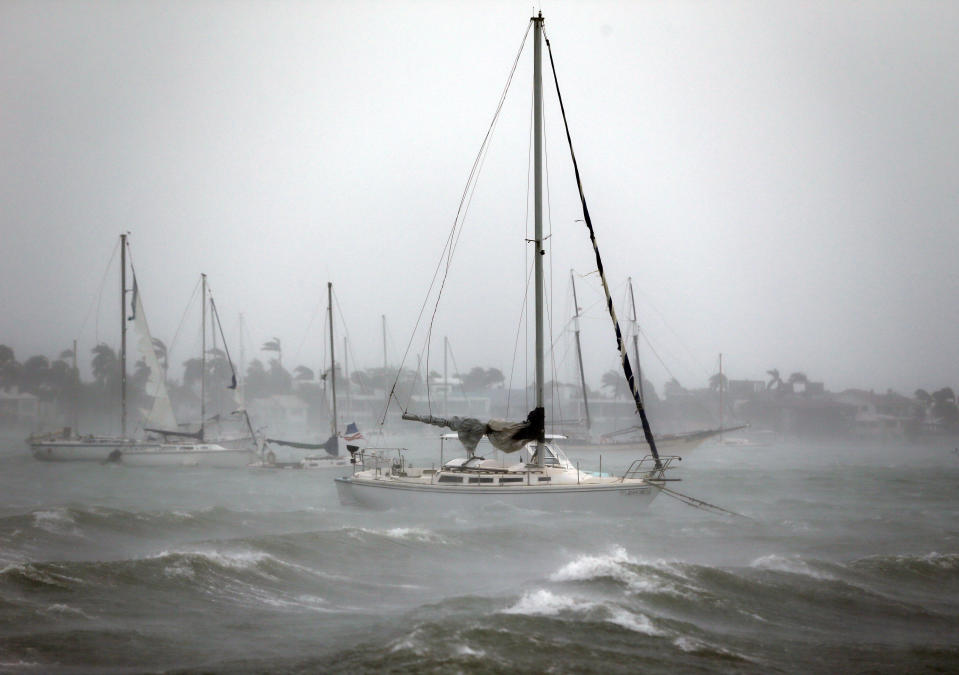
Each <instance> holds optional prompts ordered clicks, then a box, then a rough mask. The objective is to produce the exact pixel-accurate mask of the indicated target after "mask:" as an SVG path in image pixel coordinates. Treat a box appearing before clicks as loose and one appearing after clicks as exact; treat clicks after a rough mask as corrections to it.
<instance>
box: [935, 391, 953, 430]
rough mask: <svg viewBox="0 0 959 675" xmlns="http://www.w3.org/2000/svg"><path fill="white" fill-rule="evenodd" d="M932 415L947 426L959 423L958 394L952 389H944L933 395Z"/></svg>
mask: <svg viewBox="0 0 959 675" xmlns="http://www.w3.org/2000/svg"><path fill="white" fill-rule="evenodd" d="M932 400H933V405H932V414H933V415H935V416H936V418H937V419H939V420H941V421H942V422H943V423H944V424H945V425H946V426H950V427H951V426H954V425H955V424H956V423H957V422H959V408H957V407H956V394H955V392H953V390H952V387H943V388H942V389H940V390H938V391H935V392H933V394H932Z"/></svg>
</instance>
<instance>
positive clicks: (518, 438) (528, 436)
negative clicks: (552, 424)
mask: <svg viewBox="0 0 959 675" xmlns="http://www.w3.org/2000/svg"><path fill="white" fill-rule="evenodd" d="M403 419H404V420H409V421H412V422H423V423H424V424H432V425H433V426H436V427H445V428H447V429H452V430H453V431H455V432H456V435H457V436H458V437H459V440H460V443H462V444H463V447H465V448H466V452H467V453H469V454H470V455H472V454H473V453H474V452H475V451H476V446H477V445H478V444H479V442H480V440H482V438H483V436H486V437H487V438H488V439H489V442H490V443H492V444H493V447H494V448H496V449H498V450H502V451H503V452H516V451H517V450H522V449H523V447H525V446H526V444H527V443H529V442H530V441H536V440H543V435H544V434H545V433H546V411H545V410H544V409H543V408H534V409H533V410H531V411H530V413H529V415H527V416H526V420H525V421H523V422H507V421H506V420H496V419H493V420H489V421H488V422H483V421H481V420H478V419H476V418H475V417H433V416H432V415H411V414H409V413H403Z"/></svg>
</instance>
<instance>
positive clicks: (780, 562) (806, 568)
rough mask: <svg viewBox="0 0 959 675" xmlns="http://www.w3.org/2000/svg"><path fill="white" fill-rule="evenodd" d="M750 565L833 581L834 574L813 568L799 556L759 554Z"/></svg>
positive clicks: (834, 578)
mask: <svg viewBox="0 0 959 675" xmlns="http://www.w3.org/2000/svg"><path fill="white" fill-rule="evenodd" d="M749 566H750V567H753V568H756V569H762V570H773V571H775V572H786V573H788V574H798V575H802V576H807V577H812V578H813V579H819V580H823V581H835V580H836V576H835V575H833V574H830V573H829V572H826V571H824V570H822V569H815V568H814V567H813V566H811V565H810V564H809V563H808V562H806V561H805V560H803V559H802V558H800V557H799V556H795V555H793V556H784V555H779V554H776V553H770V554H768V555H764V556H760V557H759V558H756V559H755V560H753V561H752V562H751V563H749Z"/></svg>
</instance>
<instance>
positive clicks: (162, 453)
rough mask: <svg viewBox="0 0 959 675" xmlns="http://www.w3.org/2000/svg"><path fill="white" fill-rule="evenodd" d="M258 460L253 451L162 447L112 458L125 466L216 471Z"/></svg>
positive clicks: (136, 450)
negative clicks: (194, 468) (181, 467)
mask: <svg viewBox="0 0 959 675" xmlns="http://www.w3.org/2000/svg"><path fill="white" fill-rule="evenodd" d="M254 460H256V453H255V452H254V451H253V450H250V449H246V450H242V449H235V448H220V449H217V450H197V449H186V450H170V449H165V448H162V447H157V448H152V449H139V448H137V449H134V450H128V451H123V450H121V451H120V455H119V457H114V458H111V461H115V462H117V463H118V464H123V465H124V466H202V467H210V468H216V469H239V468H243V467H246V466H248V465H249V464H250V463H252V462H253V461H254Z"/></svg>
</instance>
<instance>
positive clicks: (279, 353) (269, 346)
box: [260, 337, 283, 366]
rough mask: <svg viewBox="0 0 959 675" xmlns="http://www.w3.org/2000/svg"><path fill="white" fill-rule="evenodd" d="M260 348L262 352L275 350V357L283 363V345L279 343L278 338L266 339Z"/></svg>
mask: <svg viewBox="0 0 959 675" xmlns="http://www.w3.org/2000/svg"><path fill="white" fill-rule="evenodd" d="M260 349H261V350H262V351H264V352H276V358H277V359H278V360H279V362H280V365H281V366H282V365H283V346H282V344H281V343H280V338H278V337H274V338H273V339H272V340H267V341H266V342H264V343H263V346H262V347H260Z"/></svg>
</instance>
